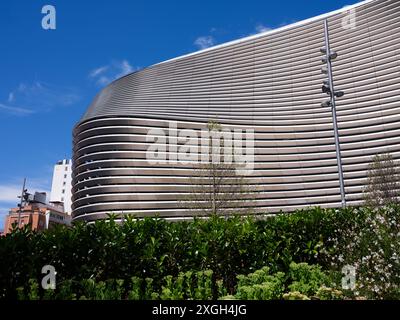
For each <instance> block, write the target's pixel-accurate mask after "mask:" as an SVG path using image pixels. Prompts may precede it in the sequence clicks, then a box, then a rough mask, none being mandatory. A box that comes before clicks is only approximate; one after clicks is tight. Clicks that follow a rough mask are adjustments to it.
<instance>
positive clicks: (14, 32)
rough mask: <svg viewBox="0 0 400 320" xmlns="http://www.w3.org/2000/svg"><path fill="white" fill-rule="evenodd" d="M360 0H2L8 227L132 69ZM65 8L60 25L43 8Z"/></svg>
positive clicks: (1, 115) (1, 163)
mask: <svg viewBox="0 0 400 320" xmlns="http://www.w3.org/2000/svg"><path fill="white" fill-rule="evenodd" d="M355 2H357V1H356V0H330V1H326V0H280V1H266V0H246V1H232V0H218V1H216V0H201V1H200V0H197V1H188V0H182V1H178V0H157V1H152V0H146V1H142V0H135V1H133V0H132V1H128V0H125V1H124V0H113V1H105V0H104V1H102V0H97V1H89V0H87V1H77V0H63V1H58V0H46V1H36V0H30V1H26V0H2V1H0V35H1V37H0V74H1V77H0V124H1V125H0V134H1V140H0V141H1V142H0V143H1V157H0V168H1V169H0V229H2V228H3V219H4V216H5V214H6V212H7V210H8V209H9V208H10V207H12V206H15V204H16V202H17V199H16V196H17V194H18V193H19V192H20V191H19V190H20V188H21V184H22V180H23V177H27V179H28V188H29V189H30V191H35V190H36V191H48V190H50V186H51V178H52V170H53V165H54V163H55V162H56V161H57V160H59V159H63V158H70V157H71V130H72V127H73V126H74V124H75V123H76V122H77V121H78V120H79V118H80V117H81V116H82V114H83V113H84V111H85V109H86V108H87V106H88V105H89V103H90V101H91V99H92V98H93V97H94V96H95V95H96V93H97V92H98V91H99V90H100V89H101V88H102V87H103V86H104V85H106V84H107V83H109V82H110V81H112V80H113V79H115V78H117V77H119V76H122V75H124V74H126V73H128V72H131V71H134V70H137V69H140V68H144V67H146V66H149V65H152V64H154V63H157V62H160V61H163V60H166V59H169V58H173V57H176V56H179V55H182V54H186V53H190V52H193V51H196V50H198V49H201V48H204V47H208V46H212V45H215V44H220V43H223V42H226V41H230V40H235V39H238V38H241V37H245V36H248V35H251V34H254V33H257V32H260V31H263V30H265V29H267V28H277V27H280V26H283V25H286V24H290V23H292V22H295V21H299V20H303V19H306V18H310V17H313V16H316V15H318V14H321V13H325V12H329V11H331V10H334V9H339V8H341V7H343V6H345V5H349V4H353V3H355ZM46 4H50V5H53V6H55V8H56V19H57V20H56V21H57V24H56V30H44V29H43V28H42V26H41V20H42V17H43V16H44V15H43V14H42V13H41V9H42V7H43V6H44V5H46Z"/></svg>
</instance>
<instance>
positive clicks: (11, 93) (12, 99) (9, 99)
mask: <svg viewBox="0 0 400 320" xmlns="http://www.w3.org/2000/svg"><path fill="white" fill-rule="evenodd" d="M7 101H8V102H13V101H14V92H10V93H9V94H8V99H7Z"/></svg>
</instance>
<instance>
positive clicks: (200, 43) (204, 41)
mask: <svg viewBox="0 0 400 320" xmlns="http://www.w3.org/2000/svg"><path fill="white" fill-rule="evenodd" d="M214 44H215V39H214V37H212V36H201V37H198V38H197V39H196V40H195V41H194V45H196V46H197V47H198V48H199V49H207V48H209V47H212V46H213V45H214Z"/></svg>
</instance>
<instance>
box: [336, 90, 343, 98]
mask: <svg viewBox="0 0 400 320" xmlns="http://www.w3.org/2000/svg"><path fill="white" fill-rule="evenodd" d="M335 96H336V97H338V98H341V97H343V96H344V92H343V91H336V92H335Z"/></svg>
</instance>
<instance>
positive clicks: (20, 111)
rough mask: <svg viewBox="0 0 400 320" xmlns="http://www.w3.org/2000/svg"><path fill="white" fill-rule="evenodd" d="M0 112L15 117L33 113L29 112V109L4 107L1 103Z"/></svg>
mask: <svg viewBox="0 0 400 320" xmlns="http://www.w3.org/2000/svg"><path fill="white" fill-rule="evenodd" d="M0 111H3V112H5V113H8V114H12V115H16V116H26V115H29V114H32V113H34V111H33V110H30V109H25V108H20V107H13V106H9V105H5V104H2V103H0Z"/></svg>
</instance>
